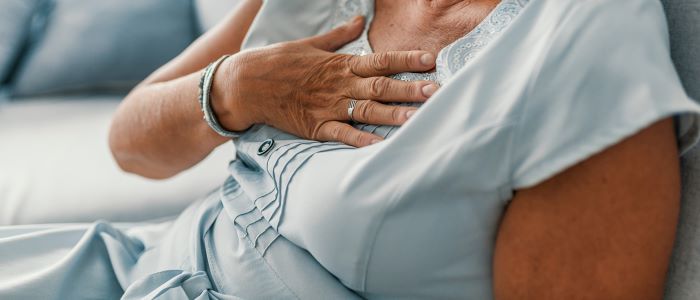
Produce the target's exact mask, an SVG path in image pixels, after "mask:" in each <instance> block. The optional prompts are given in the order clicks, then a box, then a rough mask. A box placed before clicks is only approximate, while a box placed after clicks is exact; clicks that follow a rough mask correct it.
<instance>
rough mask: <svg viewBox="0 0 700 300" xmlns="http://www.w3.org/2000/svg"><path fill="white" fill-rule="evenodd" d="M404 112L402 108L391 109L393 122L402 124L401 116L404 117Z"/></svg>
mask: <svg viewBox="0 0 700 300" xmlns="http://www.w3.org/2000/svg"><path fill="white" fill-rule="evenodd" d="M402 112H403V110H402V109H401V107H398V106H397V107H394V108H392V109H391V120H392V121H393V122H397V123H398V122H400V121H401V115H403V114H402Z"/></svg>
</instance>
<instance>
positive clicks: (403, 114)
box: [346, 100, 417, 126]
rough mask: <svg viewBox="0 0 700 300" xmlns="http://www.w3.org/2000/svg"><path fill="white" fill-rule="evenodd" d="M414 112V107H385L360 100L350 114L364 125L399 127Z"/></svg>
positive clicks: (374, 102) (373, 102) (377, 103)
mask: <svg viewBox="0 0 700 300" xmlns="http://www.w3.org/2000/svg"><path fill="white" fill-rule="evenodd" d="M416 110H417V108H416V107H411V106H401V105H386V104H381V103H379V102H376V101H371V100H362V101H357V106H356V107H355V109H354V110H353V112H352V119H353V120H355V121H357V122H360V123H365V124H372V125H393V126H399V125H403V124H404V123H406V121H408V119H410V118H411V116H413V114H415V112H416ZM346 114H347V112H346ZM348 117H349V116H348Z"/></svg>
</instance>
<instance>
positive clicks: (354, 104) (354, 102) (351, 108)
mask: <svg viewBox="0 0 700 300" xmlns="http://www.w3.org/2000/svg"><path fill="white" fill-rule="evenodd" d="M355 107H357V100H355V99H350V102H349V103H348V117H349V118H350V121H353V122H355V119H354V118H353V117H352V115H353V113H354V112H355Z"/></svg>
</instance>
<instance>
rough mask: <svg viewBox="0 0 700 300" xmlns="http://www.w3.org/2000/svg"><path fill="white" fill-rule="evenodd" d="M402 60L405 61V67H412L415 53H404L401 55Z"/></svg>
mask: <svg viewBox="0 0 700 300" xmlns="http://www.w3.org/2000/svg"><path fill="white" fill-rule="evenodd" d="M401 62H402V63H403V65H404V67H406V68H410V67H411V66H412V65H413V55H411V54H410V53H404V54H403V55H401Z"/></svg>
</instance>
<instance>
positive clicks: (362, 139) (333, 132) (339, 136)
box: [318, 121, 382, 147]
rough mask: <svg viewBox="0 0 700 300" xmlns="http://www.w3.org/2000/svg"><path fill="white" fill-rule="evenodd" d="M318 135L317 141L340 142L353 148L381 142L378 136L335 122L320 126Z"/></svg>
mask: <svg viewBox="0 0 700 300" xmlns="http://www.w3.org/2000/svg"><path fill="white" fill-rule="evenodd" d="M318 135H319V136H318V139H320V140H322V141H329V142H340V143H343V144H347V145H350V146H355V147H365V146H369V145H372V144H374V143H378V142H380V141H381V140H382V138H381V137H380V136H377V135H374V134H371V133H369V132H365V131H362V130H359V129H357V128H355V127H352V126H350V125H349V124H347V123H342V122H337V121H330V122H326V123H324V124H323V125H321V128H320V129H319V132H318Z"/></svg>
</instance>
